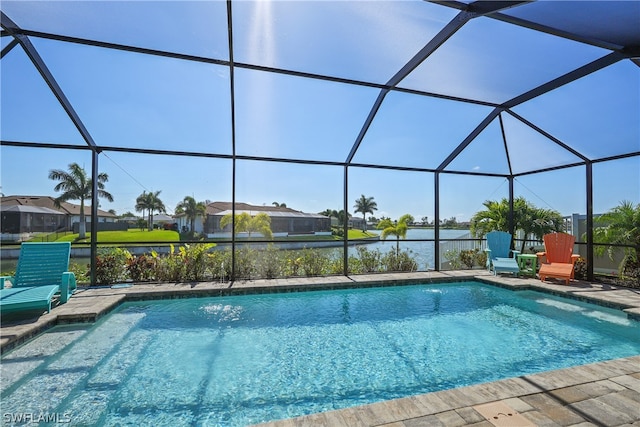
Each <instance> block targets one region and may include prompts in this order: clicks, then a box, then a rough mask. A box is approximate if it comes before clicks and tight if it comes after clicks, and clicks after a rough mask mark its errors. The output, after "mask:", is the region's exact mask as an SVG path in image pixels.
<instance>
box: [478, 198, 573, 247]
mask: <svg viewBox="0 0 640 427" xmlns="http://www.w3.org/2000/svg"><path fill="white" fill-rule="evenodd" d="M483 205H484V206H485V207H486V210H483V211H479V212H476V213H475V215H473V217H472V218H471V233H473V234H474V235H476V236H484V235H485V234H487V233H488V232H490V231H494V230H498V231H507V232H508V231H509V200H508V199H506V198H504V199H502V200H500V201H499V202H498V201H493V200H487V201H485V202H484V203H483ZM513 225H514V230H522V231H523V233H524V236H525V238H524V239H523V240H522V245H521V248H520V252H521V253H523V252H524V247H525V245H526V237H527V236H530V235H534V236H535V237H536V238H537V239H539V240H540V239H542V236H544V235H545V234H547V233H550V232H552V231H560V230H562V215H560V213H559V212H557V211H554V210H550V209H542V208H537V207H535V206H534V205H532V204H531V203H530V202H528V201H527V200H526V199H525V198H524V197H517V198H516V199H514V201H513Z"/></svg>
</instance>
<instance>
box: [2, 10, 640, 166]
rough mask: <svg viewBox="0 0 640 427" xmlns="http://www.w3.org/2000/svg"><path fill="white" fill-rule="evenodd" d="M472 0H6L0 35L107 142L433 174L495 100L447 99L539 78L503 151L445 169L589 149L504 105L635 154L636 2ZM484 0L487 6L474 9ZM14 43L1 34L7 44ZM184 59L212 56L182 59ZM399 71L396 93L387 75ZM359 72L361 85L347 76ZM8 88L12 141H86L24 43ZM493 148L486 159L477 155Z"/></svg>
mask: <svg viewBox="0 0 640 427" xmlns="http://www.w3.org/2000/svg"><path fill="white" fill-rule="evenodd" d="M469 3H470V4H469V5H466V4H465V2H460V1H451V2H442V3H439V2H426V1H420V0H410V1H371V2H370V1H353V2H345V1H341V2H333V1H304V2H297V1H293V2H292V1H239V0H232V1H229V2H224V1H208V0H203V1H157V2H153V1H122V2H120V1H74V2H69V1H42V2H34V1H3V2H2V3H1V4H0V7H1V8H2V13H3V19H2V25H3V32H4V34H13V35H15V36H16V37H17V38H19V39H21V40H23V41H24V40H31V42H32V43H33V45H34V46H35V49H37V51H38V52H39V54H40V55H41V56H42V58H43V60H44V63H45V64H46V66H47V67H48V68H49V69H50V70H51V72H52V75H53V77H54V78H55V79H56V80H57V82H58V83H59V84H60V87H61V89H62V91H63V92H64V95H65V96H66V97H67V98H68V99H69V102H70V104H71V105H72V107H73V108H74V109H75V111H76V112H77V114H78V117H79V119H80V120H81V121H82V123H83V124H84V125H86V128H87V129H88V132H89V133H90V135H91V136H92V138H93V139H94V140H95V142H96V144H98V146H100V147H102V148H104V147H109V146H113V147H116V148H134V149H148V150H151V149H160V150H170V151H171V150H174V151H177V152H193V153H207V154H209V153H212V154H220V155H223V156H227V155H233V154H234V151H233V148H234V147H235V148H236V151H235V154H238V155H241V156H250V157H256V158H257V157H266V158H281V160H298V159H300V160H309V161H331V162H334V161H335V162H345V159H347V160H346V162H351V161H352V162H353V163H356V164H357V163H360V164H373V165H381V166H390V167H395V166H397V167H416V168H426V169H432V168H437V167H438V166H439V165H441V164H442V162H443V160H445V159H447V158H448V157H449V156H450V155H451V154H456V153H457V151H458V149H459V148H461V145H460V144H461V143H462V142H463V141H466V139H467V138H468V136H469V135H473V134H472V132H473V130H474V129H476V127H477V126H478V125H479V124H480V123H481V122H482V121H483V120H484V119H485V118H486V117H487V116H488V115H489V114H490V113H491V112H492V111H494V110H493V109H492V108H493V106H481V105H476V104H471V103H463V102H458V101H456V100H453V99H452V100H446V99H441V97H440V96H442V97H445V98H448V97H451V98H456V99H457V98H464V99H471V100H480V101H485V103H503V102H505V101H508V100H511V99H513V98H514V97H518V96H521V95H523V94H526V93H527V92H528V91H531V90H534V93H533V94H532V99H530V100H529V101H526V102H524V103H523V104H521V105H516V106H515V107H510V108H512V109H511V110H507V111H506V112H505V113H504V114H503V116H504V117H505V118H506V119H505V122H506V121H508V122H509V123H508V126H507V125H505V135H506V137H507V147H508V151H507V152H505V151H504V145H501V144H500V138H499V137H501V135H499V133H498V132H497V128H496V126H497V125H496V123H497V122H493V123H491V124H490V125H489V126H488V127H487V128H486V129H484V130H483V131H482V132H480V133H479V135H478V136H477V137H476V138H475V140H472V141H470V143H469V144H468V145H467V146H466V147H465V149H464V150H462V152H461V153H459V154H458V155H457V156H456V157H455V158H454V159H453V161H452V162H451V163H450V164H448V165H447V171H457V170H458V171H465V172H468V171H481V172H487V173H499V174H501V173H508V172H507V171H508V163H507V162H506V160H505V159H507V155H508V156H509V160H510V161H511V166H512V167H513V173H516V174H517V173H524V172H533V171H535V170H539V169H544V168H548V167H561V166H564V165H567V164H572V163H574V162H575V161H576V160H577V159H579V156H576V155H574V154H571V150H565V149H564V148H562V147H561V146H560V145H558V144H556V143H555V142H553V141H552V140H551V139H549V138H547V137H546V136H544V135H542V134H541V133H540V132H538V131H536V130H534V129H532V128H531V127H529V126H528V125H526V124H525V123H522V122H520V121H519V120H518V119H516V118H514V117H513V116H511V115H509V114H508V112H509V111H513V112H514V113H517V114H518V115H520V116H521V117H522V118H523V119H524V120H527V121H529V122H530V123H531V124H532V125H533V126H537V127H539V128H540V129H541V130H543V131H544V132H547V133H548V134H549V135H551V136H552V137H554V138H557V139H559V140H560V142H561V143H562V144H566V145H567V146H568V147H570V148H571V149H573V150H575V151H576V152H577V153H578V154H580V155H584V156H586V157H587V158H589V159H592V160H598V159H601V158H606V157H609V156H625V155H630V156H637V155H638V153H639V152H640V119H639V117H640V67H638V65H637V64H640V58H638V56H637V54H636V57H635V58H632V59H628V58H626V57H627V56H629V55H630V54H629V52H637V51H638V49H640V32H639V31H638V30H637V28H638V27H637V23H638V18H640V2H638V1H629V2H627V1H623V2H618V1H585V2H583V1H566V2H562V1H540V2H533V3H525V4H519V5H516V6H513V7H508V8H506V9H504V10H500V11H499V12H497V13H491V12H490V11H489V12H488V9H489V8H491V7H498V8H499V7H502V5H503V4H505V3H501V2H483V3H478V4H473V2H469ZM510 5H511V3H508V4H507V6H510ZM505 7H506V6H505ZM227 8H229V9H230V10H231V11H232V18H233V19H232V24H233V25H232V27H231V28H227V24H228V19H227ZM460 11H463V13H460ZM479 11H480V12H482V13H488V15H487V16H479V15H474V14H475V13H478V12H479ZM472 15H473V16H474V17H473V18H471V19H470V20H469V21H468V22H466V21H464V22H463V21H459V20H458V19H459V18H464V17H469V16H472ZM7 17H8V18H7ZM494 18H495V19H494ZM10 20H12V21H13V23H15V25H17V27H18V28H14V25H13V23H12V22H11V21H10ZM458 24H460V25H458ZM514 24H516V25H514ZM458 27H459V29H458V30H457V31H454V30H455V29H456V28H458ZM449 30H451V31H453V32H452V33H448V31H449ZM34 31H36V32H50V33H53V35H47V34H39V35H38V34H33V32H34ZM228 34H232V35H233V38H232V43H229V39H228ZM449 35H450V37H448V36H449ZM65 36H67V37H65ZM68 37H80V38H86V39H93V40H95V42H90V43H93V44H96V45H97V46H89V45H86V44H77V43H73V42H72V40H69V39H68ZM11 39H12V38H11V37H3V38H2V46H3V47H5V46H7V44H8V43H9V41H10V40H11ZM53 39H65V40H66V41H61V40H60V41H58V40H53ZM440 42H442V43H440ZM88 43H89V42H88ZM105 43H118V44H122V45H123V46H120V47H119V49H108V48H107V47H108V46H105ZM25 45H27V50H29V48H28V43H25ZM125 45H130V46H131V48H129V47H127V46H125ZM621 46H624V47H625V48H624V49H618V48H617V47H621ZM230 47H231V48H232V49H233V61H230V54H229V48H230ZM431 47H433V48H434V49H433V50H431V49H429V48H431ZM138 48H147V49H158V50H161V51H167V52H168V53H162V54H161V55H150V54H143V53H139V52H138V50H139V49H138ZM612 51H613V52H616V55H620V57H625V59H622V60H620V61H619V62H617V63H614V64H613V65H609V63H608V62H607V61H600V58H610V57H614V56H616V55H609V54H610V53H611V52H612ZM31 53H33V52H31ZM147 53H149V52H147ZM173 53H175V55H174V54H173ZM183 54H184V55H187V56H189V55H196V56H203V57H206V58H191V59H197V60H195V61H190V60H184V59H185V58H182V59H178V58H176V57H179V56H180V55H183ZM421 55H423V56H424V60H422V59H423V58H422V56H421ZM208 59H212V60H213V61H209V60H208ZM218 60H221V61H218ZM593 61H596V62H597V63H598V64H604V65H606V67H605V68H602V69H600V70H598V71H595V72H592V71H593V69H589V73H591V74H589V73H586V74H587V75H586V76H585V77H583V76H582V73H581V72H580V70H583V69H586V68H588V67H585V65H586V64H592V63H593ZM634 61H635V63H634ZM211 62H216V64H215V65H214V64H211ZM217 62H221V63H222V64H221V65H217ZM414 66H415V68H414ZM265 67H274V68H277V70H265V69H264V68H265ZM401 70H402V72H401V73H398V72H399V71H401ZM411 70H413V71H411ZM576 70H578V71H577V72H576ZM404 72H406V73H407V76H406V77H405V78H404V79H401V80H400V83H399V88H400V89H401V90H400V91H398V90H397V89H398V85H397V84H396V83H397V81H396V80H395V79H392V77H393V76H397V77H398V78H400V77H401V76H402V75H404ZM308 73H311V74H315V76H308V75H307V74H308ZM561 76H562V77H561ZM308 77H314V78H308ZM316 77H319V78H316ZM559 77H561V78H560V79H559V80H554V79H557V78H559ZM564 77H567V78H566V79H565V78H564ZM573 78H575V79H576V80H575V81H573V80H572V79H573ZM351 79H354V80H358V81H360V82H359V83H362V84H347V82H346V81H345V80H351ZM390 79H391V80H390ZM337 81H341V82H340V83H338V82H337ZM556 82H557V83H558V85H557V86H556V85H555V83H556ZM540 88H542V89H543V90H540V91H539V92H535V90H536V89H540ZM407 91H412V92H414V93H407ZM419 91H424V92H433V93H435V94H437V95H438V97H433V96H424V95H426V94H425V93H422V94H419V93H416V92H419ZM0 92H1V93H2V122H3V123H2V131H1V132H2V133H1V137H2V139H3V141H10V142H11V141H13V140H15V141H14V142H11V144H14V143H17V144H21V143H24V144H26V145H28V144H29V143H32V142H38V143H47V142H55V143H65V144H85V143H84V142H83V140H82V138H81V137H80V135H79V132H78V131H77V129H76V128H75V126H74V124H73V123H72V122H71V120H70V119H69V118H68V117H67V114H66V113H65V112H64V109H63V108H62V107H61V106H60V103H58V102H57V101H56V99H55V96H54V95H53V94H52V92H51V90H50V89H49V88H48V87H47V84H46V83H45V82H44V81H43V79H42V77H41V76H40V75H39V74H38V72H37V71H35V70H34V68H33V64H31V63H30V61H29V60H28V59H27V58H26V56H25V54H24V52H23V47H22V46H18V47H16V48H14V49H13V51H11V52H9V54H7V55H6V56H5V57H3V58H2V91H0ZM376 100H382V102H381V103H380V104H378V103H377V101H376ZM505 107H506V106H505ZM232 113H233V114H232ZM234 136H235V140H234V139H233V138H234ZM360 136H361V137H362V140H360ZM234 143H235V145H234ZM534 145H535V146H536V147H535V149H534V147H533V146H534ZM352 148H357V149H356V150H355V151H354V152H353V153H352V151H351V150H352ZM501 148H502V151H501V152H500V153H497V151H498V150H500V149H501ZM558 149H560V152H557V150H558ZM530 150H533V151H530ZM546 150H550V151H546ZM492 151H493V152H494V154H495V156H494V157H493V159H492V158H490V157H488V155H487V157H484V156H485V153H491V152H492ZM350 154H354V156H353V158H351V157H350Z"/></svg>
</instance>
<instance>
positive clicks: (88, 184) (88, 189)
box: [49, 163, 113, 239]
mask: <svg viewBox="0 0 640 427" xmlns="http://www.w3.org/2000/svg"><path fill="white" fill-rule="evenodd" d="M49 179H52V180H54V181H60V182H59V183H58V184H56V186H55V187H54V188H53V189H54V190H55V191H62V192H63V193H62V194H61V195H59V196H58V197H57V198H56V199H55V200H54V203H55V206H56V207H60V204H61V203H62V202H66V201H69V200H80V224H79V236H78V237H79V238H80V239H84V238H85V237H86V232H87V229H86V224H85V215H84V201H85V200H90V199H91V197H92V196H93V194H92V191H93V190H92V189H93V180H92V179H91V178H90V177H88V176H87V173H86V171H85V170H84V169H83V168H82V167H80V165H78V164H77V163H71V164H69V170H68V171H63V170H60V169H53V170H50V171H49ZM107 181H109V176H108V175H107V174H106V173H104V172H103V173H100V174H98V182H97V187H98V197H103V198H105V199H107V200H108V201H110V202H113V196H112V195H111V193H109V192H107V191H105V189H104V183H105V182H107Z"/></svg>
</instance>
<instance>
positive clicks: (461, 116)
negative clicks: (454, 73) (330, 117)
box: [353, 92, 492, 169]
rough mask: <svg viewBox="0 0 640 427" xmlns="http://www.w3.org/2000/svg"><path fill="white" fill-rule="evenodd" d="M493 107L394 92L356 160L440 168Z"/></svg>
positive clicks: (379, 114) (371, 127) (374, 123)
mask: <svg viewBox="0 0 640 427" xmlns="http://www.w3.org/2000/svg"><path fill="white" fill-rule="evenodd" d="M491 110H492V108H490V107H485V106H482V105H476V104H470V103H464V102H454V101H450V100H446V99H438V98H432V97H425V96H419V95H413V94H408V93H403V92H391V93H389V94H388V95H387V96H386V98H385V100H384V102H383V104H382V107H381V108H380V110H379V111H378V114H377V115H376V117H375V119H374V120H373V123H372V124H371V126H370V128H369V130H368V132H367V133H366V135H365V137H364V139H363V140H362V143H361V144H360V147H359V149H358V151H357V152H356V155H355V156H354V159H353V161H354V162H355V163H364V164H377V165H394V166H407V167H418V168H431V169H432V168H436V167H437V166H439V165H440V163H442V161H443V160H444V159H445V158H446V157H447V156H448V155H449V153H451V151H452V150H453V149H455V148H456V147H457V146H458V145H459V144H460V142H461V141H462V140H464V138H466V136H467V135H468V134H469V133H471V131H472V130H473V129H474V128H475V127H476V125H477V124H478V123H479V122H481V121H482V120H483V119H484V118H485V117H486V116H487V115H488V114H489V113H490V112H491Z"/></svg>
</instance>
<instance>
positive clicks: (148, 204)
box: [135, 191, 167, 231]
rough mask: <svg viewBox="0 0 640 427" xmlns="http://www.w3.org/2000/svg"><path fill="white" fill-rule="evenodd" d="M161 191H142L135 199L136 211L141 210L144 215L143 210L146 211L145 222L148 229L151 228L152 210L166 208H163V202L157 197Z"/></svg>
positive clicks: (164, 209) (162, 210)
mask: <svg viewBox="0 0 640 427" xmlns="http://www.w3.org/2000/svg"><path fill="white" fill-rule="evenodd" d="M160 192H161V191H156V192H149V193H147V192H146V191H143V192H142V194H141V195H139V196H138V198H137V199H136V206H135V209H136V212H142V213H143V215H144V211H147V222H148V224H147V225H148V228H149V231H151V230H153V212H154V211H158V212H166V211H167V208H165V206H164V203H163V202H162V200H160V198H159V197H158V196H159V195H160Z"/></svg>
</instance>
